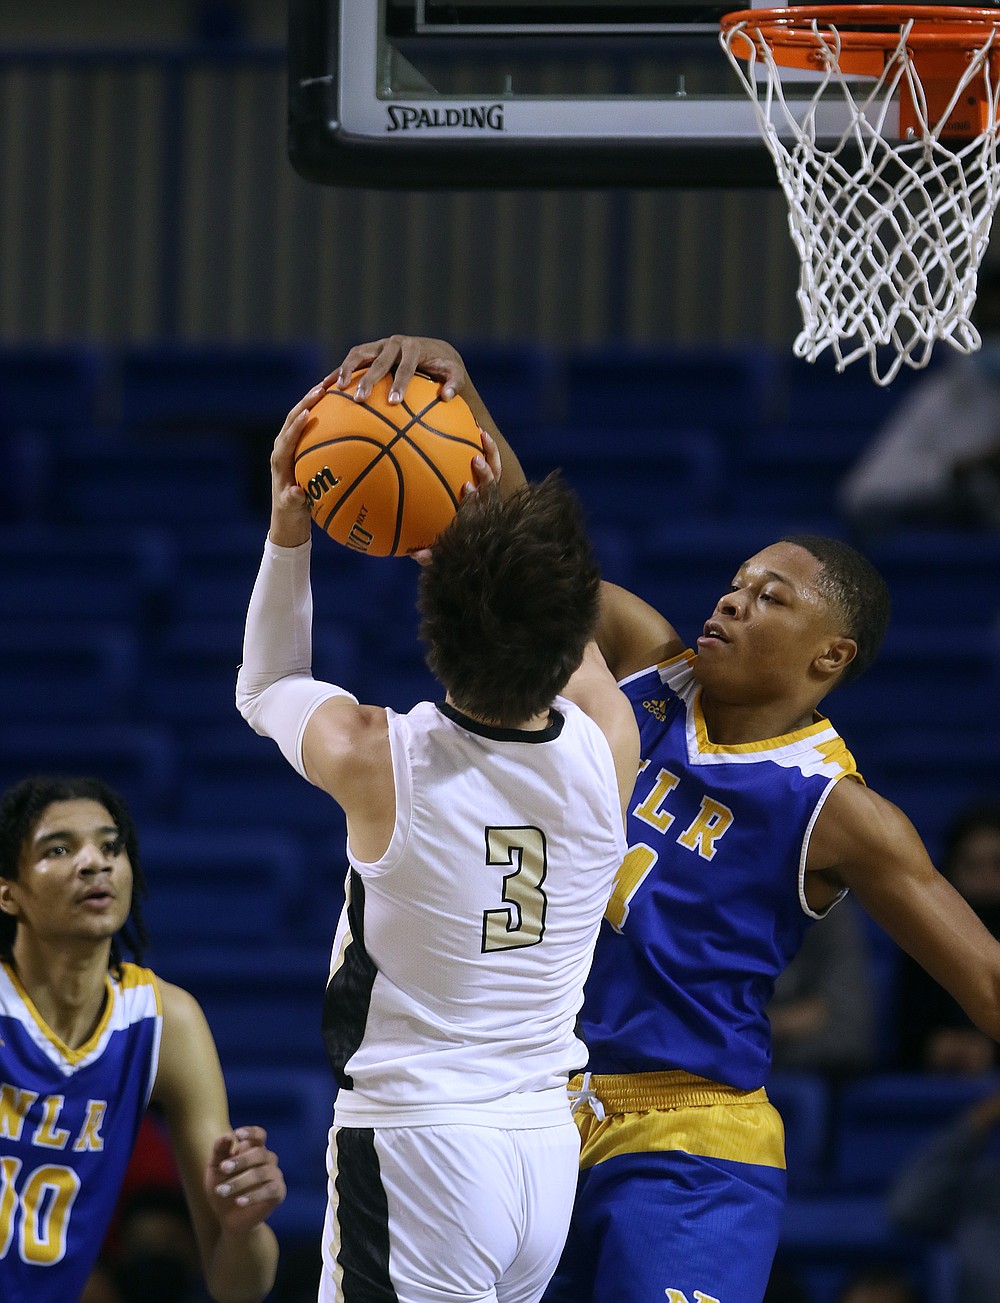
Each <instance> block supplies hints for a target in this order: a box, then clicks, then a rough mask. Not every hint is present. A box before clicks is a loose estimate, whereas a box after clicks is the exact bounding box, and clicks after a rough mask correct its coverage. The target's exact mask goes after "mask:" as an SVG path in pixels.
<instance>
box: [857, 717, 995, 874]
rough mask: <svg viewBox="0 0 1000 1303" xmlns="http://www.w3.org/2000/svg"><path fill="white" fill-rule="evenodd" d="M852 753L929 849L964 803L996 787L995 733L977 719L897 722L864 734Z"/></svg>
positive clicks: (987, 794) (934, 846)
mask: <svg viewBox="0 0 1000 1303" xmlns="http://www.w3.org/2000/svg"><path fill="white" fill-rule="evenodd" d="M855 757H856V759H857V760H858V767H859V768H860V770H861V772H862V774H864V776H865V778H866V780H867V781H868V782H869V784H870V785H871V786H872V787H873V788H874V789H875V790H876V791H877V792H879V793H881V794H882V795H883V796H885V797H887V798H888V799H889V800H890V801H893V802H894V803H895V804H896V805H899V806H900V807H901V808H902V809H903V810H904V811H905V813H906V814H907V815H908V816H909V817H910V819H911V820H912V821H913V823H914V824H915V826H916V828H917V831H918V832H919V833H920V835H921V836H922V837H923V839H924V841H925V842H926V843H927V844H928V847H929V848H931V850H932V852H934V851H936V849H937V848H938V847H939V846H940V844H941V841H942V838H943V835H944V833H945V831H946V829H947V827H948V825H949V824H950V823H951V821H952V820H953V819H954V818H955V817H956V816H957V815H958V814H959V813H960V812H961V811H962V810H963V809H964V808H965V807H966V806H968V805H971V804H973V803H974V802H976V801H984V800H991V799H995V797H996V793H997V791H998V790H1000V738H998V737H997V736H996V734H995V733H994V732H993V730H992V729H990V728H989V726H988V725H986V726H984V725H983V723H982V722H981V721H980V720H977V719H970V720H962V721H955V722H954V723H952V724H947V723H944V724H937V725H935V724H925V725H921V724H917V725H915V726H912V727H908V726H907V725H906V724H905V723H899V724H897V725H896V727H894V728H891V729H887V730H885V731H884V732H881V733H878V734H874V733H873V734H870V735H868V736H867V737H866V738H865V739H864V745H863V746H862V745H856V746H855Z"/></svg>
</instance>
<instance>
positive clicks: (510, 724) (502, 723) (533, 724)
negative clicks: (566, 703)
mask: <svg viewBox="0 0 1000 1303" xmlns="http://www.w3.org/2000/svg"><path fill="white" fill-rule="evenodd" d="M445 700H446V701H447V702H448V704H449V706H453V707H454V708H455V710H458V711H461V713H462V714H463V715H465V716H466V718H468V719H471V720H475V722H476V723H477V724H485V725H486V727H487V728H509V729H513V730H515V731H516V732H518V733H536V732H539V731H540V730H541V729H543V728H548V726H549V724H550V723H551V721H552V712H551V711H550V709H549V707H548V706H546V707H545V709H544V710H540V711H538V713H537V714H535V715H532V716H531V717H530V719H525V720H510V719H490V718H489V717H488V716H486V715H477V714H476V712H475V711H473V710H466V709H465V708H464V707H462V706H459V705H458V704H457V703H456V702H455V701H453V700H452V697H451V693H450V692H449V693H446V695H445Z"/></svg>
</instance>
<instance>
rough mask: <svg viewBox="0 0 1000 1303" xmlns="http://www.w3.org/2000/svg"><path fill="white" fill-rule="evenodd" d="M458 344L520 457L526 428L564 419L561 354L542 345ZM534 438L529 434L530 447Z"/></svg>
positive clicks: (482, 395) (496, 419) (525, 443)
mask: <svg viewBox="0 0 1000 1303" xmlns="http://www.w3.org/2000/svg"><path fill="white" fill-rule="evenodd" d="M458 347H459V352H460V353H461V355H462V359H463V361H464V362H465V365H466V368H467V369H468V372H469V375H470V376H471V377H472V380H473V383H474V384H475V386H476V390H477V391H478V393H479V395H480V397H481V398H482V399H483V401H484V402H485V404H486V406H487V408H488V409H489V412H490V415H491V416H492V417H493V419H494V420H495V421H496V423H497V425H498V426H499V427H500V429H501V431H502V432H503V433H504V434H506V435H509V436H511V438H512V439H513V442H514V446H515V448H516V450H517V452H518V455H520V454H521V452H522V451H523V450H524V448H523V447H522V440H521V438H520V435H521V432H522V431H531V430H533V429H535V428H536V427H538V426H543V425H547V424H549V423H550V422H552V421H555V420H558V419H559V417H560V415H561V413H562V409H563V403H564V401H565V390H564V383H565V381H564V376H563V370H562V363H561V358H559V357H558V356H557V355H556V354H555V353H554V352H552V351H551V350H550V349H547V348H545V347H544V346H543V345H539V344H526V343H501V342H488V343H487V342H471V341H470V342H465V343H460V344H459V346H458ZM529 437H530V436H528V435H525V440H524V445H525V447H527V446H528V440H529Z"/></svg>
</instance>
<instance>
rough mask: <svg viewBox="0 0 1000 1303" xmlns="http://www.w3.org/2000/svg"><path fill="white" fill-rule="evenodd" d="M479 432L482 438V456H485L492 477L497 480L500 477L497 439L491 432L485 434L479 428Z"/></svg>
mask: <svg viewBox="0 0 1000 1303" xmlns="http://www.w3.org/2000/svg"><path fill="white" fill-rule="evenodd" d="M479 433H480V436H481V437H482V440H483V456H484V457H485V458H486V463H487V465H488V466H489V468H490V470H491V471H492V472H493V478H494V479H496V480H498V479H499V478H500V471H501V466H500V449H499V448H498V447H497V441H496V439H494V438H493V436H492V435H491V434H487V432H486V431H485V430H480V431H479Z"/></svg>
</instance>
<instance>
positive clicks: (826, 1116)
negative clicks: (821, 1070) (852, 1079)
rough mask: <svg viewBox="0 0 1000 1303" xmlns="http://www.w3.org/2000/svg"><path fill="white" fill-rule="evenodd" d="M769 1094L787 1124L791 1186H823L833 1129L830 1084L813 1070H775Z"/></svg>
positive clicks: (813, 1187) (770, 1078)
mask: <svg viewBox="0 0 1000 1303" xmlns="http://www.w3.org/2000/svg"><path fill="white" fill-rule="evenodd" d="M767 1095H768V1099H770V1101H771V1103H772V1104H773V1105H774V1107H775V1108H776V1109H777V1110H778V1112H779V1113H780V1114H781V1120H782V1122H783V1123H784V1126H785V1164H786V1167H787V1171H788V1188H789V1189H790V1190H793V1191H800V1190H815V1189H819V1188H820V1187H821V1186H822V1184H823V1181H824V1179H825V1175H826V1172H825V1164H826V1147H827V1141H828V1139H829V1132H830V1121H831V1114H830V1087H829V1084H828V1082H827V1081H826V1079H825V1078H824V1077H822V1076H820V1075H819V1074H818V1073H811V1072H772V1073H771V1075H770V1077H769V1078H768V1081H767Z"/></svg>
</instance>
